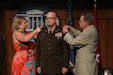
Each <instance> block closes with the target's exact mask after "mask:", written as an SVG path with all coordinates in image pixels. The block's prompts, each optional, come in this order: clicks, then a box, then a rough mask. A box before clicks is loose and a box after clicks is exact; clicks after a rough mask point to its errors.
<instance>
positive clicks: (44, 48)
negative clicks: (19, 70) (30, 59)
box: [36, 26, 69, 75]
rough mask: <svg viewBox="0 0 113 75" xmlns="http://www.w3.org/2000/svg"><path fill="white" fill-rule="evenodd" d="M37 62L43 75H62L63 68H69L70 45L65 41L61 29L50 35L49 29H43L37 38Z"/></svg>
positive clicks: (58, 28) (57, 28)
mask: <svg viewBox="0 0 113 75" xmlns="http://www.w3.org/2000/svg"><path fill="white" fill-rule="evenodd" d="M36 60H37V67H38V66H41V74H42V75H45V74H48V75H49V74H50V75H57V74H58V75H61V74H62V67H66V68H68V67H69V45H68V44H67V43H66V42H65V41H64V40H63V35H62V30H61V28H60V27H58V26H57V27H56V28H55V30H54V31H53V33H52V34H48V29H47V27H44V28H43V29H42V31H41V33H40V34H39V35H38V38H37V58H36Z"/></svg>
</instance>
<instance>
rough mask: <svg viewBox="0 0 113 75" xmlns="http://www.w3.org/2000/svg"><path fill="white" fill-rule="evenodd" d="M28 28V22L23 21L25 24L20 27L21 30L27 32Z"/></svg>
mask: <svg viewBox="0 0 113 75" xmlns="http://www.w3.org/2000/svg"><path fill="white" fill-rule="evenodd" d="M27 27H28V25H27V22H26V20H23V22H22V23H21V24H20V25H19V28H20V29H23V30H26V29H27Z"/></svg>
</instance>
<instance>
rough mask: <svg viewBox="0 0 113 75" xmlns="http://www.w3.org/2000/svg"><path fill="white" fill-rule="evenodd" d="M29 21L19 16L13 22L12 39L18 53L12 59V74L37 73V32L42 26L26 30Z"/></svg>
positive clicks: (30, 74) (31, 74) (25, 74)
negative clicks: (29, 30)
mask: <svg viewBox="0 0 113 75" xmlns="http://www.w3.org/2000/svg"><path fill="white" fill-rule="evenodd" d="M26 28H27V21H26V19H25V17H23V16H17V17H16V18H15V19H14V20H13V22H12V31H13V33H12V40H13V45H14V50H15V51H16V54H15V55H14V57H13V60H12V69H11V75H36V64H35V58H34V56H35V52H34V49H35V47H36V42H35V40H34V39H33V38H36V36H37V34H38V33H39V32H40V31H41V28H36V29H35V30H34V31H33V32H31V33H29V32H26V31H25V30H26Z"/></svg>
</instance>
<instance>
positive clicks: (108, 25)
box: [0, 9, 113, 75]
mask: <svg viewBox="0 0 113 75" xmlns="http://www.w3.org/2000/svg"><path fill="white" fill-rule="evenodd" d="M17 11H18V10H2V11H0V31H1V32H2V33H3V34H4V37H5V40H6V56H5V57H4V59H5V61H4V64H3V67H2V71H3V75H10V71H11V62H12V58H13V55H14V53H15V51H14V50H13V45H12V39H11V34H12V30H11V27H12V26H11V22H12V18H13V17H14V15H15V13H16V12H17ZM54 11H56V12H57V14H58V15H59V18H60V22H61V26H63V25H65V24H66V15H67V11H66V10H61V9H56V10H54ZM92 11H93V10H74V11H73V17H74V27H75V28H77V29H80V28H79V25H78V21H79V16H80V13H83V12H91V13H92ZM112 13H113V10H112V9H102V10H98V12H97V21H98V31H99V38H100V51H101V62H102V68H106V67H109V68H113V58H112V57H113V15H112Z"/></svg>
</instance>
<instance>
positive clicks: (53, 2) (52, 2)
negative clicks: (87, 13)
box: [0, 0, 113, 9]
mask: <svg viewBox="0 0 113 75" xmlns="http://www.w3.org/2000/svg"><path fill="white" fill-rule="evenodd" d="M96 3H97V8H98V9H107V8H108V9H111V8H113V1H112V0H96ZM93 4H94V0H72V7H73V8H74V9H92V8H93ZM29 5H31V6H45V7H48V8H52V9H67V5H68V0H0V9H21V8H23V7H27V6H29Z"/></svg>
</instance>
